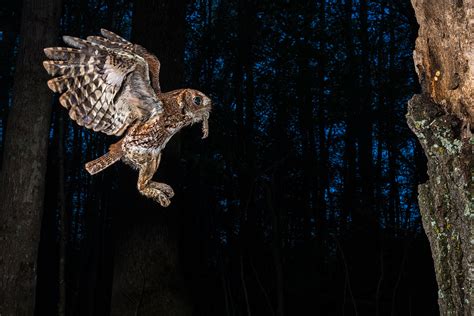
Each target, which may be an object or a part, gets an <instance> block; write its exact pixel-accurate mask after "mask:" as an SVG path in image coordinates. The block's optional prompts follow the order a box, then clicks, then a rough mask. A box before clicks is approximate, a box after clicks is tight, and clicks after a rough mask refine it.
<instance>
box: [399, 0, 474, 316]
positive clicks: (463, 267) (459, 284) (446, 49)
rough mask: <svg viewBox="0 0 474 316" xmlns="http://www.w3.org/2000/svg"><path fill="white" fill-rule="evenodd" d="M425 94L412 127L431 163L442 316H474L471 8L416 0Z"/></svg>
mask: <svg viewBox="0 0 474 316" xmlns="http://www.w3.org/2000/svg"><path fill="white" fill-rule="evenodd" d="M412 4H413V7H414V9H415V14H416V18H417V21H418V23H419V25H420V29H419V32H418V38H417V40H416V49H415V52H414V61H415V66H416V71H417V74H418V77H419V80H420V83H421V88H422V92H421V94H418V95H415V96H414V97H413V98H412V99H411V100H410V101H409V103H408V114H407V121H408V125H409V126H410V128H411V129H412V131H413V132H414V133H415V134H416V136H417V137H418V139H419V141H420V143H421V145H422V147H423V149H424V151H425V154H426V156H427V159H428V175H429V180H428V181H427V182H426V183H424V184H421V185H420V186H419V188H418V191H419V205H420V212H421V216H422V219H423V227H424V229H425V232H426V235H427V236H428V239H429V242H430V245H431V251H432V256H433V261H434V266H435V271H436V279H437V282H438V287H439V291H438V303H439V308H440V313H441V315H474V207H473V196H472V191H473V186H472V176H473V173H472V172H473V155H472V154H473V152H472V149H473V139H472V130H471V127H472V123H473V122H474V117H473V114H474V106H473V105H474V3H473V2H472V1H463V0H453V1H438V0H412Z"/></svg>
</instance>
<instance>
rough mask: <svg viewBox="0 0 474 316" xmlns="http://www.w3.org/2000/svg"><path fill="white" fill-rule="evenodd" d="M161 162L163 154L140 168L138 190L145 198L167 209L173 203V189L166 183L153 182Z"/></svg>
mask: <svg viewBox="0 0 474 316" xmlns="http://www.w3.org/2000/svg"><path fill="white" fill-rule="evenodd" d="M160 160H161V154H159V155H158V156H156V157H154V158H153V159H151V160H149V161H147V162H146V163H145V164H144V165H142V166H141V167H140V171H139V173H138V183H137V188H138V191H139V192H140V193H141V194H143V195H144V196H146V197H148V198H151V199H153V200H155V201H157V202H159V203H160V204H161V206H163V207H167V206H168V205H170V203H171V201H170V199H171V198H172V197H173V196H174V192H173V189H172V188H171V187H170V186H169V185H167V184H165V183H159V182H155V181H151V178H152V177H153V175H154V174H155V172H156V170H157V169H158V166H159V165H160Z"/></svg>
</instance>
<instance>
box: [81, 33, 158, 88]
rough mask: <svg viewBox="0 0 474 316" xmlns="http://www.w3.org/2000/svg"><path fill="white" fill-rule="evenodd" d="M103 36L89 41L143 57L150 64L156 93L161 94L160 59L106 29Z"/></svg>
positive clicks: (92, 37) (90, 37)
mask: <svg viewBox="0 0 474 316" xmlns="http://www.w3.org/2000/svg"><path fill="white" fill-rule="evenodd" d="M100 32H101V34H102V36H103V37H101V36H88V37H87V40H88V41H89V42H92V43H96V44H99V45H103V46H105V47H108V48H113V49H122V50H125V51H128V52H130V53H134V54H137V55H138V56H140V57H143V58H144V59H145V61H146V62H147V64H148V69H149V71H150V77H151V85H152V87H153V89H154V90H155V92H156V93H161V89H160V66H161V64H160V61H159V60H158V58H157V57H156V56H155V55H153V54H152V53H150V52H149V51H148V50H146V49H145V48H144V47H143V46H141V45H138V44H133V43H130V42H129V41H127V40H126V39H124V38H123V37H121V36H119V35H117V34H115V33H113V32H111V31H108V30H106V29H101V30H100Z"/></svg>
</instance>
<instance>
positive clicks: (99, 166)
mask: <svg viewBox="0 0 474 316" xmlns="http://www.w3.org/2000/svg"><path fill="white" fill-rule="evenodd" d="M122 156H123V153H122V152H121V151H120V152H117V151H109V152H108V153H106V154H105V155H103V156H101V157H99V158H97V159H95V160H92V161H89V162H88V163H86V170H87V172H89V173H90V174H91V175H93V174H96V173H98V172H101V171H102V170H104V169H105V168H107V167H110V166H111V165H113V164H114V163H116V162H117V161H119V160H120V158H122Z"/></svg>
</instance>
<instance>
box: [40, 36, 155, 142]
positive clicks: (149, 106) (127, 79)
mask: <svg viewBox="0 0 474 316" xmlns="http://www.w3.org/2000/svg"><path fill="white" fill-rule="evenodd" d="M63 39H64V42H66V44H68V45H70V46H72V47H74V48H69V47H50V48H46V49H45V50H44V51H45V54H46V56H47V57H48V58H50V59H52V60H48V61H45V62H43V65H44V67H45V69H46V71H47V72H48V73H49V74H50V75H52V76H58V75H59V77H56V78H53V79H51V80H49V81H48V87H49V88H50V89H51V90H53V91H54V92H59V93H62V94H61V97H60V98H59V102H60V103H61V105H63V106H64V107H65V108H67V109H69V116H70V117H71V118H72V119H73V120H75V121H76V122H77V123H78V124H79V125H81V126H85V127H87V128H89V129H92V130H94V131H100V132H103V133H105V134H108V135H117V136H119V135H121V134H122V133H123V132H124V131H125V130H127V128H128V127H129V126H130V125H131V124H132V123H133V122H136V121H145V120H146V119H148V118H149V117H150V116H152V115H154V114H156V113H160V112H162V111H163V109H162V107H161V105H162V103H161V101H159V100H158V98H157V95H156V93H155V91H154V90H153V88H152V87H151V85H150V78H149V68H148V63H147V62H146V60H145V59H144V58H143V57H142V56H140V55H138V54H136V53H134V52H133V51H132V50H129V49H126V48H125V47H120V46H119V45H116V46H110V47H107V46H104V45H101V44H98V43H96V42H91V41H88V40H83V39H80V38H75V37H69V36H64V37H63ZM124 41H125V40H124ZM121 45H126V43H121ZM131 45H133V44H131Z"/></svg>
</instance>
